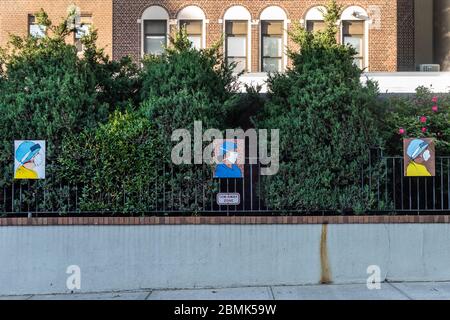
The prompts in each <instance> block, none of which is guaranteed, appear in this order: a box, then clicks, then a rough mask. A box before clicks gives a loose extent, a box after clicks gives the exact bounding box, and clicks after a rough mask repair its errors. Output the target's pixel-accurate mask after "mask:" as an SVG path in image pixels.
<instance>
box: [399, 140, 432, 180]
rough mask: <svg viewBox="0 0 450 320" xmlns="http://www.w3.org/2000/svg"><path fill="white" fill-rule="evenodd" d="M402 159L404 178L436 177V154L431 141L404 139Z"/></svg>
mask: <svg viewBox="0 0 450 320" xmlns="http://www.w3.org/2000/svg"><path fill="white" fill-rule="evenodd" d="M403 158H404V175H405V177H434V176H436V154H435V147H434V141H433V139H431V138H412V139H404V140H403Z"/></svg>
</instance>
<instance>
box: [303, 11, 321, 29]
mask: <svg viewBox="0 0 450 320" xmlns="http://www.w3.org/2000/svg"><path fill="white" fill-rule="evenodd" d="M325 12H326V8H325V7H323V6H317V7H313V8H311V9H309V10H308V11H307V12H306V15H305V19H304V25H305V28H306V30H307V31H309V32H317V31H322V30H324V29H325V21H324V18H323V14H324V13H325Z"/></svg>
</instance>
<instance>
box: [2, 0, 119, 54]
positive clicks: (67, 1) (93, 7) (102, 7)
mask: <svg viewBox="0 0 450 320" xmlns="http://www.w3.org/2000/svg"><path fill="white" fill-rule="evenodd" d="M72 6H76V7H78V8H79V12H80V14H81V20H82V23H85V24H86V25H87V24H92V25H93V26H94V27H95V28H96V29H98V37H99V38H98V45H99V46H100V47H102V48H105V52H106V53H107V54H109V55H110V56H111V55H112V0H94V1H92V0H39V1H38V0H0V8H1V9H0V47H4V46H5V45H6V44H7V42H8V41H9V34H15V35H26V34H27V33H30V32H31V33H32V32H33V31H34V30H35V29H34V27H33V24H35V23H36V22H35V21H34V20H33V16H34V14H35V13H36V12H38V11H39V10H40V9H41V8H42V9H44V10H45V11H46V12H47V13H48V15H49V18H50V20H52V22H53V23H55V24H57V23H59V22H60V21H61V19H62V18H64V17H66V16H67V13H68V8H69V7H72ZM71 41H72V39H71ZM76 42H77V36H75V35H74V38H73V43H76Z"/></svg>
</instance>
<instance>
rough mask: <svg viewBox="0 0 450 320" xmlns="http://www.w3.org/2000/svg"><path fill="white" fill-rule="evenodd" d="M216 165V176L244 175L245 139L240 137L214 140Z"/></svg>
mask: <svg viewBox="0 0 450 320" xmlns="http://www.w3.org/2000/svg"><path fill="white" fill-rule="evenodd" d="M214 150H215V155H216V165H215V167H214V178H219V179H226V178H243V177H244V141H243V140H240V139H234V140H231V139H227V140H223V139H217V140H214Z"/></svg>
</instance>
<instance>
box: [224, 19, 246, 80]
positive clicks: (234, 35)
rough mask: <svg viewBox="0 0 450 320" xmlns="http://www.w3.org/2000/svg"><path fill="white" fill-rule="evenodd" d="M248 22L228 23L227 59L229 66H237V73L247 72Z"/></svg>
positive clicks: (226, 28) (226, 29) (226, 27)
mask: <svg viewBox="0 0 450 320" xmlns="http://www.w3.org/2000/svg"><path fill="white" fill-rule="evenodd" d="M247 32H248V21H226V26H225V35H226V48H225V49H226V57H227V63H228V64H229V65H231V64H235V65H236V67H235V69H234V71H235V72H237V73H239V72H242V71H246V70H247V46H248V45H247V39H248V36H247Z"/></svg>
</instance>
